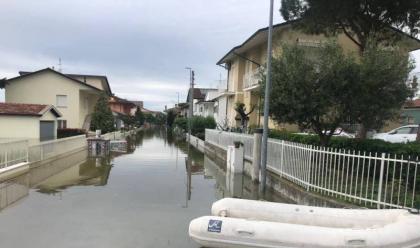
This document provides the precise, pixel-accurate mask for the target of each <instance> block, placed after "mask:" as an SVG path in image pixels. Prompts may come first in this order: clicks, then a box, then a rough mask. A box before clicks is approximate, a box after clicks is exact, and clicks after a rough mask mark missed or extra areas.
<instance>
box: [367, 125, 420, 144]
mask: <svg viewBox="0 0 420 248" xmlns="http://www.w3.org/2000/svg"><path fill="white" fill-rule="evenodd" d="M418 128H419V126H418V125H407V126H402V127H399V128H396V129H394V130H392V131H389V132H387V133H377V134H375V135H373V139H381V140H385V141H388V142H391V143H407V142H413V141H416V137H417V131H418Z"/></svg>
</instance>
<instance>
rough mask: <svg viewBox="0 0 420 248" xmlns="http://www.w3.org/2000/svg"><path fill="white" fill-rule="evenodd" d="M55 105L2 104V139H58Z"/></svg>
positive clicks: (0, 120)
mask: <svg viewBox="0 0 420 248" xmlns="http://www.w3.org/2000/svg"><path fill="white" fill-rule="evenodd" d="M59 117H61V113H60V112H59V111H58V110H57V109H56V108H55V107H54V106H53V105H42V104H20V103H0V138H1V139H27V140H34V141H45V140H51V139H55V138H57V118H59Z"/></svg>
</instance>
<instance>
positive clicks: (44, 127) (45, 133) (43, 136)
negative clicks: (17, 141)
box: [39, 121, 55, 141]
mask: <svg viewBox="0 0 420 248" xmlns="http://www.w3.org/2000/svg"><path fill="white" fill-rule="evenodd" d="M39 126H40V130H39V139H40V140H41V141H46V140H52V139H54V137H55V128H54V121H41V122H40V125H39Z"/></svg>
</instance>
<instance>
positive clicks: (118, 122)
mask: <svg viewBox="0 0 420 248" xmlns="http://www.w3.org/2000/svg"><path fill="white" fill-rule="evenodd" d="M108 104H109V107H110V109H111V111H112V114H113V115H114V118H115V127H116V128H117V129H120V128H123V127H125V123H124V118H125V117H127V116H134V114H135V113H136V110H137V105H136V104H134V103H133V102H131V101H128V100H126V99H123V98H120V97H117V96H111V97H110V98H109V101H108Z"/></svg>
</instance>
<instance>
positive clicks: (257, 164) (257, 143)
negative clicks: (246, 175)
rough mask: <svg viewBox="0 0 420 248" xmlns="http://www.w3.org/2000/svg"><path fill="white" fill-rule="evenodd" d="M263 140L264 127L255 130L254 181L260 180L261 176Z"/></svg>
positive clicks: (253, 152)
mask: <svg viewBox="0 0 420 248" xmlns="http://www.w3.org/2000/svg"><path fill="white" fill-rule="evenodd" d="M261 142H262V129H261V128H258V129H255V131H254V144H253V151H252V175H251V176H252V181H254V182H258V181H259V176H260V164H261Z"/></svg>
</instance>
